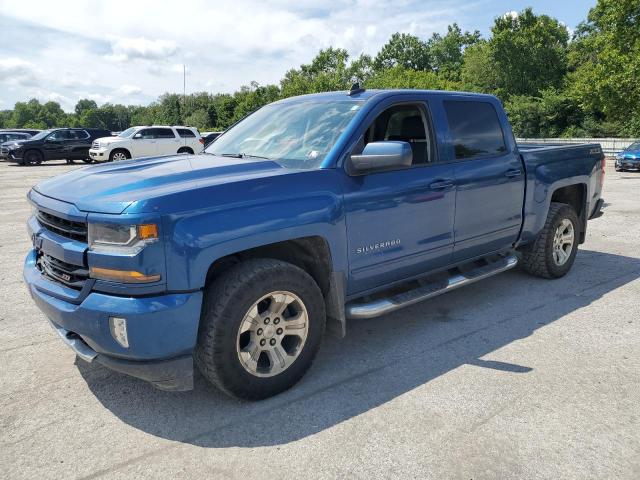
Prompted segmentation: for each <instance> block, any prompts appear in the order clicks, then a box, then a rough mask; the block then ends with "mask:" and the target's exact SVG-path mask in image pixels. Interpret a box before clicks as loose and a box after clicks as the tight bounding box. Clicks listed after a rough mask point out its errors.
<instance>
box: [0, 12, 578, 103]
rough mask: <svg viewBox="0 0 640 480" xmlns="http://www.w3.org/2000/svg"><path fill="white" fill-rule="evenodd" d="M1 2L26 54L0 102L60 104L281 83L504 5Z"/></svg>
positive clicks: (468, 21) (5, 67) (488, 18)
mask: <svg viewBox="0 0 640 480" xmlns="http://www.w3.org/2000/svg"><path fill="white" fill-rule="evenodd" d="M1 3H2V10H1V12H0V24H2V25H3V27H2V28H1V29H0V44H2V45H11V46H12V50H11V51H14V50H13V47H14V46H15V48H19V49H20V50H19V52H18V53H12V54H11V57H15V58H12V59H11V60H12V62H13V63H7V60H8V59H7V58H5V59H1V58H0V98H2V100H4V101H5V104H6V105H11V104H12V103H14V102H15V101H18V100H20V101H23V100H26V99H28V98H30V95H34V94H35V93H34V91H35V90H36V89H37V90H40V91H41V92H57V93H58V94H60V95H63V96H64V97H66V98H67V99H69V100H68V102H67V103H65V105H64V108H65V109H73V106H74V105H75V102H77V100H78V99H80V98H86V97H87V96H89V95H91V96H92V97H90V98H94V99H96V101H110V102H122V103H130V102H134V101H135V102H143V103H148V102H151V101H153V100H154V99H156V98H157V97H158V96H159V95H161V94H162V93H164V92H182V80H183V78H182V65H183V64H185V65H186V70H187V82H186V83H187V92H194V91H203V90H205V91H212V92H220V91H222V92H230V91H234V90H236V89H238V88H239V87H240V86H241V85H247V84H249V82H251V81H252V80H256V81H258V82H259V83H261V84H266V83H277V82H278V81H279V80H280V79H281V78H282V76H283V75H284V73H285V72H286V71H287V70H288V69H290V68H293V67H297V66H298V65H300V64H301V63H308V62H309V61H310V60H311V59H312V58H313V56H314V55H315V54H316V53H317V51H318V50H319V49H320V48H326V47H329V46H333V47H340V48H346V49H347V50H348V51H349V53H350V54H351V55H352V56H358V55H359V54H360V53H368V54H375V53H376V52H377V51H378V50H379V49H380V47H381V46H382V45H383V44H384V43H385V42H386V41H387V40H388V39H389V37H390V36H391V34H392V33H394V32H396V31H399V32H407V33H413V34H416V35H419V36H420V37H422V38H428V37H429V36H430V35H431V34H432V33H433V32H439V33H443V32H446V27H447V25H448V24H450V23H453V22H457V23H458V24H459V25H460V26H461V27H462V28H463V29H471V30H473V29H476V28H480V29H484V30H486V29H487V28H488V27H489V26H490V25H491V23H492V22H493V19H494V17H495V16H496V15H497V14H499V13H500V12H501V11H502V8H504V7H498V8H500V10H496V7H495V3H494V4H493V5H494V7H493V8H490V6H491V4H492V2H491V1H490V0H395V1H392V0H333V1H331V2H322V3H321V2H317V1H316V0H296V1H293V0H270V1H269V2H259V1H257V0H254V1H251V0H218V1H216V2H211V1H208V0H181V1H180V3H179V5H177V6H172V7H170V8H164V6H163V5H160V4H159V3H158V2H157V0H137V1H136V2H130V1H126V2H125V1H124V0H109V1H107V0H95V1H93V2H86V1H83V0H66V1H65V2H64V5H65V6H64V8H50V2H49V1H45V0H39V1H38V0H1ZM585 10H588V9H587V8H586V7H585ZM42 11H46V15H33V12H42ZM9 27H10V28H11V29H12V32H13V33H12V34H10V33H8V31H7V28H9ZM20 28H21V29H22V30H21V31H22V34H21V35H18V37H19V38H20V41H19V42H18V41H15V40H14V39H15V38H16V35H15V34H16V33H19V32H18V30H17V29H20ZM44 33H46V35H44ZM5 50H6V49H5ZM0 55H2V52H0Z"/></svg>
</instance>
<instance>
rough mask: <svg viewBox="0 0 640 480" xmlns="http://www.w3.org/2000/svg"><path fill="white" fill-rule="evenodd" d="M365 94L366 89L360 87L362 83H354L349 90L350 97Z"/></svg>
mask: <svg viewBox="0 0 640 480" xmlns="http://www.w3.org/2000/svg"><path fill="white" fill-rule="evenodd" d="M362 92H364V88H361V87H360V82H354V83H353V84H352V85H351V90H349V96H352V95H357V94H358V93H362Z"/></svg>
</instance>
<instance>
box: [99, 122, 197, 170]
mask: <svg viewBox="0 0 640 480" xmlns="http://www.w3.org/2000/svg"><path fill="white" fill-rule="evenodd" d="M203 148H204V140H203V139H202V137H201V136H200V133H199V132H198V129H196V128H193V127H164V126H146V127H131V128H127V129H126V130H125V131H124V132H122V133H120V134H119V135H118V136H117V137H103V138H99V139H97V140H96V141H94V142H93V144H92V145H91V148H90V149H89V157H91V159H92V160H95V161H97V162H106V161H109V162H112V161H118V160H126V159H128V158H138V157H152V156H156V155H175V154H176V153H200V152H201V151H202V150H203Z"/></svg>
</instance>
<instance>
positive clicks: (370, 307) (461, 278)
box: [345, 255, 518, 318]
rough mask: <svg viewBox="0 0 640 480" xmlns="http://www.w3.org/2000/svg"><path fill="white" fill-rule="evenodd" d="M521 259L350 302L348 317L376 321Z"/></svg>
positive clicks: (510, 258) (511, 258)
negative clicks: (364, 300) (387, 294)
mask: <svg viewBox="0 0 640 480" xmlns="http://www.w3.org/2000/svg"><path fill="white" fill-rule="evenodd" d="M517 263H518V258H517V257H516V256H515V255H508V256H506V257H501V258H500V259H499V260H496V261H493V262H488V263H486V264H485V265H482V266H480V267H477V268H474V269H473V270H469V271H466V272H460V271H457V272H454V273H452V274H450V275H449V278H448V279H444V280H442V281H435V282H431V283H427V284H424V285H421V286H419V287H417V288H414V289H413V290H408V291H406V292H402V293H397V294H395V295H391V296H390V297H387V298H381V299H376V300H374V301H371V302H365V303H356V302H350V303H347V305H346V307H345V308H346V316H347V318H374V317H379V316H380V315H384V314H387V313H390V312H394V311H396V310H399V309H401V308H404V307H408V306H409V305H413V304H415V303H418V302H422V301H423V300H427V299H429V298H432V297H435V296H437V295H441V294H443V293H446V292H448V291H451V290H453V289H456V288H459V287H462V286H464V285H469V284H471V283H474V282H477V281H479V280H483V279H485V278H487V277H491V276H493V275H496V274H498V273H502V272H504V271H506V270H509V269H511V268H513V267H515V266H516V265H517Z"/></svg>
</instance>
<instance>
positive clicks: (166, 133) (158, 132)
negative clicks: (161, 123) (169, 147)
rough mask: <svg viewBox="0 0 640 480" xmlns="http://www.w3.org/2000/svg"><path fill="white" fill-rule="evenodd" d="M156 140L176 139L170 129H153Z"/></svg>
mask: <svg viewBox="0 0 640 480" xmlns="http://www.w3.org/2000/svg"><path fill="white" fill-rule="evenodd" d="M151 130H153V135H154V138H176V136H175V134H174V133H173V130H171V129H170V128H152V129H151Z"/></svg>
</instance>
